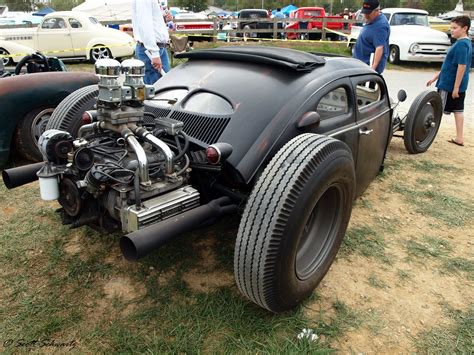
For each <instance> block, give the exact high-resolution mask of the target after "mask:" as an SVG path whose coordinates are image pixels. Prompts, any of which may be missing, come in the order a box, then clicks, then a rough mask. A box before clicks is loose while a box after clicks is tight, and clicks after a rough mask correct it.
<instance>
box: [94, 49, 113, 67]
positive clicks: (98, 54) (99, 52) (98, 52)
mask: <svg viewBox="0 0 474 355" xmlns="http://www.w3.org/2000/svg"><path fill="white" fill-rule="evenodd" d="M90 54H91V62H92V63H95V62H96V61H98V60H99V59H106V58H112V52H111V51H110V49H108V48H107V47H105V46H94V47H93V48H92V49H91V53H90Z"/></svg>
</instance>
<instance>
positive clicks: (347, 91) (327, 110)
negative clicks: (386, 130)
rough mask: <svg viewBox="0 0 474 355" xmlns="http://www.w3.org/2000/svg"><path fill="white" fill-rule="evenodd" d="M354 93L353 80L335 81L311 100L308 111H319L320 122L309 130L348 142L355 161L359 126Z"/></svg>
mask: <svg viewBox="0 0 474 355" xmlns="http://www.w3.org/2000/svg"><path fill="white" fill-rule="evenodd" d="M354 111H355V103H354V95H353V94H352V86H351V81H350V80H349V79H347V78H343V79H339V80H336V81H333V82H332V83H330V84H329V85H327V86H325V87H324V88H323V89H322V90H320V91H319V92H318V93H317V94H316V95H315V96H314V98H312V99H311V100H310V104H309V106H308V107H307V112H306V113H305V115H304V116H303V117H305V116H306V117H308V115H309V114H311V113H312V112H317V114H318V116H319V119H320V121H319V124H318V125H314V126H313V128H312V129H311V130H309V132H312V133H317V134H324V135H327V136H330V137H333V138H335V139H338V140H341V141H343V142H344V143H346V144H347V145H348V146H349V148H350V149H351V151H352V154H353V157H354V161H355V159H356V154H357V145H358V130H357V129H358V127H357V124H356V118H355V112H354Z"/></svg>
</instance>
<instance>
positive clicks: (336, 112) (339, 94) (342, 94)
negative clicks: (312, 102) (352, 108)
mask: <svg viewBox="0 0 474 355" xmlns="http://www.w3.org/2000/svg"><path fill="white" fill-rule="evenodd" d="M316 112H318V113H319V116H320V117H321V120H325V119H328V118H331V117H336V116H340V115H342V114H344V113H348V112H349V103H348V100H347V90H346V89H345V88H344V87H338V88H337V89H334V90H332V91H330V92H328V93H327V94H326V95H324V97H323V98H322V99H321V100H320V101H319V103H318V105H317V107H316Z"/></svg>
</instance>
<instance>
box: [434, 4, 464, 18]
mask: <svg viewBox="0 0 474 355" xmlns="http://www.w3.org/2000/svg"><path fill="white" fill-rule="evenodd" d="M462 15H464V4H463V3H462V0H459V2H458V3H457V4H456V7H455V8H454V10H452V11H448V12H445V13H444V14H441V15H439V16H438V17H439V18H441V19H444V20H450V19H452V18H453V17H456V16H462Z"/></svg>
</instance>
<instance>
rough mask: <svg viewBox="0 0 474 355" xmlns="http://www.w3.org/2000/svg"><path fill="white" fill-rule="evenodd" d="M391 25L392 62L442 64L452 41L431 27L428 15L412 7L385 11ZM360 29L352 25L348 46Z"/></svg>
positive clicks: (390, 56)
mask: <svg viewBox="0 0 474 355" xmlns="http://www.w3.org/2000/svg"><path fill="white" fill-rule="evenodd" d="M382 13H383V14H384V15H385V16H386V17H387V19H388V21H389V23H390V40H389V42H390V53H389V56H388V61H389V63H392V64H398V63H400V62H401V61H410V62H442V61H443V60H444V58H445V57H446V54H447V53H448V49H449V47H450V46H451V42H450V40H449V38H448V35H447V34H446V33H442V32H440V31H437V30H434V29H432V28H430V27H429V23H428V12H426V11H424V10H418V9H409V8H388V9H382ZM360 29H361V27H360V26H352V31H351V36H350V39H349V46H353V44H354V43H355V41H356V40H357V37H358V36H359V32H360Z"/></svg>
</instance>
